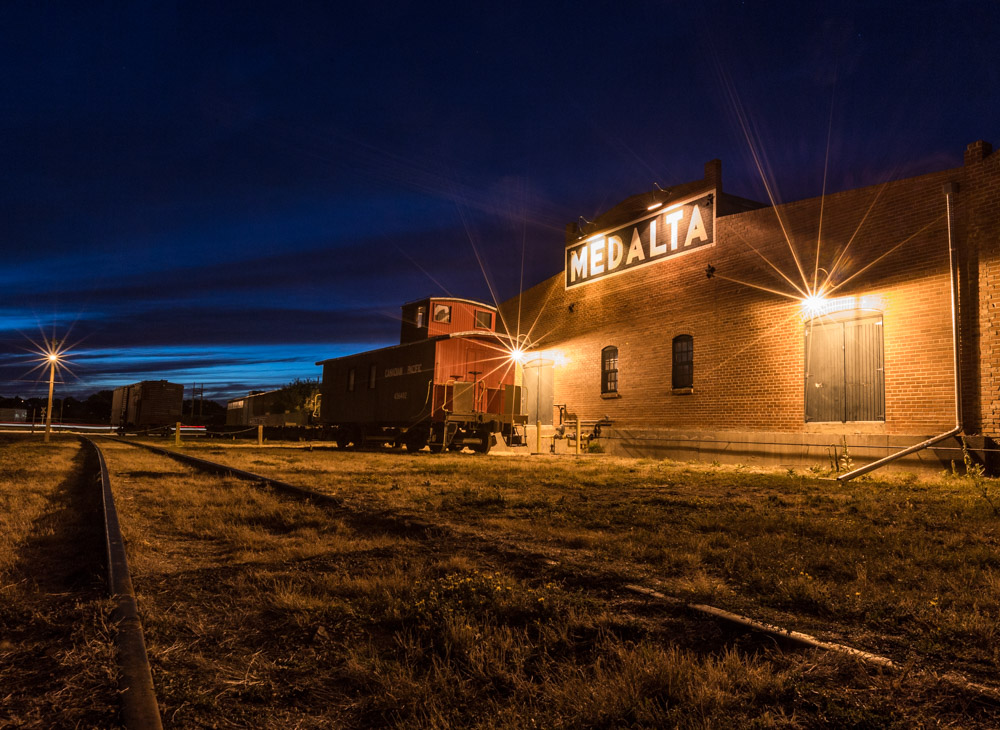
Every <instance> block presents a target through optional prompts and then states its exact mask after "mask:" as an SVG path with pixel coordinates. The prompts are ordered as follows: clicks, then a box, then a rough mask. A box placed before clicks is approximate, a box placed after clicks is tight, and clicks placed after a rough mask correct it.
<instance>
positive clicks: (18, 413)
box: [0, 408, 28, 423]
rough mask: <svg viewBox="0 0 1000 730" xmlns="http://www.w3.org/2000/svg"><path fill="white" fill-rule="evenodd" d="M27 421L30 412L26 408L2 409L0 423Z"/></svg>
mask: <svg viewBox="0 0 1000 730" xmlns="http://www.w3.org/2000/svg"><path fill="white" fill-rule="evenodd" d="M27 420H28V411H27V409H25V408H0V421H6V422H7V423H24V422H25V421H27Z"/></svg>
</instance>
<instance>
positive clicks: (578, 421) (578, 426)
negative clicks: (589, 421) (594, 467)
mask: <svg viewBox="0 0 1000 730" xmlns="http://www.w3.org/2000/svg"><path fill="white" fill-rule="evenodd" d="M576 455H577V456H579V455H580V417H579V416H577V417H576Z"/></svg>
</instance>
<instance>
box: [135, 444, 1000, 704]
mask: <svg viewBox="0 0 1000 730" xmlns="http://www.w3.org/2000/svg"><path fill="white" fill-rule="evenodd" d="M122 443H126V444H129V445H130V446H137V447H139V448H143V449H147V450H149V451H152V452H154V453H157V454H161V455H163V456H166V457H169V458H171V459H174V460H176V461H179V462H181V463H187V464H190V465H192V466H195V467H197V468H200V469H202V470H204V471H208V472H211V473H214V474H221V475H232V476H235V477H239V478H240V479H244V480H246V481H250V482H257V483H259V484H265V485H267V486H270V487H272V488H274V489H275V490H277V491H281V492H285V493H287V494H291V495H293V496H296V497H299V498H302V499H306V500H308V501H311V502H315V503H318V504H324V505H327V506H331V507H335V508H338V509H340V510H345V511H351V512H355V513H357V512H358V510H356V509H353V508H351V507H349V506H347V505H345V504H344V502H343V501H342V500H340V499H337V498H336V497H332V496H330V495H328V494H322V493H321V492H315V491H313V490H311V489H306V488H305V487H299V486H296V485H294V484H289V483H288V482H283V481H280V480H278V479H272V478H270V477H265V476H263V475H260V474H254V473H253V472H249V471H245V470H243V469H237V468H235V467H231V466H227V465H225V464H219V463H216V462H214V461H208V460H207V459H199V458H198V457H195V456H189V455H188V454H180V453H178V452H176V451H169V450H167V449H161V448H159V447H157V446H152V445H150V444H144V443H141V442H138V441H122ZM371 514H372V516H374V517H377V518H378V519H379V520H380V521H383V522H391V523H393V524H394V525H396V526H401V527H407V528H415V529H419V530H422V531H424V532H425V533H429V532H431V531H436V532H437V533H438V534H450V535H451V536H452V537H455V538H463V539H474V540H476V541H479V542H481V543H484V544H488V545H490V546H491V547H492V548H494V549H496V550H499V551H501V552H506V553H512V554H513V555H507V557H518V558H521V559H525V558H527V559H529V560H533V561H535V562H537V563H539V564H541V565H543V566H545V567H548V568H555V567H564V568H566V569H567V570H569V571H573V574H575V575H580V574H582V573H583V572H584V571H582V570H581V568H580V567H579V566H575V565H573V564H572V563H570V562H568V561H559V560H553V559H551V558H550V557H548V556H545V555H541V554H538V553H534V552H531V551H529V550H525V549H524V548H518V547H513V546H510V545H506V546H505V545H502V544H501V543H500V542H498V541H490V540H488V539H487V538H484V537H482V536H481V535H478V534H474V533H468V534H463V533H462V531H461V530H457V529H455V528H454V527H453V526H447V525H439V524H433V523H428V522H425V521H423V520H416V519H412V518H407V517H404V516H403V515H400V514H394V513H388V512H381V513H378V514H376V513H371ZM366 517H367V515H366ZM367 524H369V525H371V524H372V523H371V522H367ZM609 587H611V588H613V587H612V586H609ZM619 589H620V590H622V591H626V592H629V593H633V594H642V595H645V596H646V597H647V598H651V599H654V600H657V601H660V602H662V603H664V604H667V605H670V606H673V607H675V608H679V609H682V610H685V611H688V612H689V613H693V614H695V615H698V616H702V617H708V618H711V619H714V620H716V621H721V622H722V623H725V624H728V625H730V626H733V627H736V628H738V629H742V630H750V631H753V632H755V633H757V634H763V635H765V636H771V637H773V638H777V639H781V640H784V641H787V642H789V643H791V644H796V645H798V646H801V647H803V648H807V649H819V650H821V651H827V652H830V653H835V654H841V655H843V656H850V657H853V658H855V659H858V660H860V661H862V662H864V663H866V664H872V665H874V666H877V667H882V668H883V669H888V670H890V671H898V670H900V669H901V666H900V665H899V664H897V663H896V662H893V661H892V660H891V659H890V658H888V657H884V656H881V655H879V654H874V653H872V652H867V651H864V650H862V649H856V648H854V647H852V646H848V645H846V644H840V643H836V642H830V641H823V640H821V639H819V638H817V637H814V636H811V635H809V634H806V633H803V632H800V631H795V630H792V629H786V628H783V627H780V626H776V625H774V624H769V623H765V622H763V621H759V620H757V619H754V618H750V617H749V616H744V615H742V614H738V613H733V612H731V611H726V610H724V609H721V608H717V607H715V606H709V605H706V604H693V603H688V602H687V601H684V600H682V599H680V598H676V597H673V596H668V595H665V594H663V593H660V592H659V591H656V590H653V589H651V588H646V587H645V586H640V585H636V584H633V583H627V582H624V581H623V582H622V583H621V584H620V585H619ZM904 671H905V669H904ZM918 671H926V670H918ZM934 676H936V677H937V678H938V679H940V680H941V681H944V682H946V683H948V684H950V685H952V686H954V687H957V688H959V689H961V690H964V691H966V692H970V693H973V694H975V695H978V696H979V698H980V699H981V700H984V701H986V702H988V703H989V704H991V705H1000V690H998V689H996V688H994V687H990V686H986V685H983V684H979V683H977V682H973V681H971V680H969V679H968V678H966V677H964V676H962V675H961V674H959V673H957V672H945V673H943V674H935V675H934Z"/></svg>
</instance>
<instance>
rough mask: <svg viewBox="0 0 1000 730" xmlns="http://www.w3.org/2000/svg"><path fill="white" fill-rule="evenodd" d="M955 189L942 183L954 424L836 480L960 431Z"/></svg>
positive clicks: (878, 466) (960, 387) (881, 464)
mask: <svg viewBox="0 0 1000 730" xmlns="http://www.w3.org/2000/svg"><path fill="white" fill-rule="evenodd" d="M957 192H958V183H948V184H947V185H945V186H944V200H945V212H946V213H947V215H948V281H949V284H950V286H951V348H952V367H953V369H954V381H955V427H954V428H953V429H951V430H950V431H945V432H944V433H942V434H938V435H937V436H933V437H931V438H929V439H927V440H926V441H921V442H920V443H919V444H916V445H914V446H910V447H909V448H906V449H903V450H902V451H897V452H896V453H895V454H889V456H886V457H883V458H881V459H879V460H878V461H873V462H872V463H871V464H867V465H865V466H862V467H860V468H858V469H855V470H854V471H849V472H847V473H846V474H841V475H840V476H839V477H837V481H839V482H847V481H850V480H851V479H854V478H855V477H859V476H861V475H862V474H867V473H868V472H870V471H874V470H875V469H878V468H880V467H882V466H885V465H886V464H888V463H890V462H893V461H895V460H896V459H900V458H902V457H904V456H908V455H909V454H912V453H914V452H915V451H920V450H922V449H926V448H927V447H928V446H933V445H934V444H936V443H938V442H939V441H944V440H945V439H946V438H950V437H952V436H956V435H957V434H958V433H960V432H961V430H962V360H961V351H960V349H959V336H960V334H959V333H960V329H959V324H958V316H959V309H960V308H959V303H958V297H959V289H958V286H957V281H958V270H957V267H956V261H957V258H958V253H957V252H956V251H955V240H954V237H953V235H952V210H951V196H952V195H954V194H955V193H957Z"/></svg>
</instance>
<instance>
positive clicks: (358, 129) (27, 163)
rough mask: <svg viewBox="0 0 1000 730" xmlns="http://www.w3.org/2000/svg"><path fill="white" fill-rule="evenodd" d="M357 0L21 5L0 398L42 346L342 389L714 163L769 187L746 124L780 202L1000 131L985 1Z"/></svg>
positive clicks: (36, 391)
mask: <svg viewBox="0 0 1000 730" xmlns="http://www.w3.org/2000/svg"><path fill="white" fill-rule="evenodd" d="M336 5H337V4H334V3H291V4H290V3H282V4H277V3H274V4H268V3H252V4H249V5H242V6H240V7H239V12H234V6H233V5H232V4H229V3H177V4H150V3H132V4H126V5H124V6H123V5H121V4H111V3H107V4H105V3H85V4H80V3H51V4H42V3H21V4H7V5H5V6H3V7H2V8H0V35H2V37H0V41H2V42H0V71H2V73H3V78H4V83H3V84H2V85H0V156H2V157H0V200H2V202H0V216H2V223H3V225H2V227H0V254H2V256H3V262H4V264H3V266H2V267H0V292H2V293H0V395H4V396H12V395H21V396H22V397H29V396H33V395H41V394H42V393H43V392H44V389H45V385H44V384H43V383H41V382H39V378H38V375H37V374H34V375H29V374H28V373H27V370H29V369H30V367H29V366H28V365H27V363H26V361H25V359H26V355H25V353H24V348H26V347H30V341H32V340H34V341H38V340H39V339H41V333H45V335H46V336H52V335H53V334H54V335H55V336H56V337H58V338H60V339H65V340H66V341H67V342H69V343H72V344H74V345H75V346H76V357H75V358H74V359H75V361H76V362H75V365H74V367H73V375H72V377H70V378H69V379H68V380H67V382H66V383H65V384H61V385H60V387H61V388H63V389H65V390H66V392H72V393H73V394H75V395H87V394H89V393H90V392H93V391H95V390H98V389H102V388H110V387H113V386H115V385H120V384H126V383H130V382H135V381H137V380H142V379H150V378H167V379H169V380H173V381H175V382H183V383H190V382H199V383H205V392H206V395H207V396H208V397H216V398H220V399H222V398H225V397H232V396H236V395H239V394H240V393H242V392H244V391H245V390H247V389H250V388H253V389H259V388H270V387H274V386H276V385H280V384H281V383H284V382H288V381H289V380H292V379H294V378H297V377H301V378H305V377H317V376H318V375H319V368H316V367H315V366H314V365H313V363H314V362H315V361H317V360H320V359H323V358H327V357H332V356H336V355H339V354H346V353H348V352H354V351H359V350H363V349H368V348H371V347H377V346H383V345H387V344H393V343H394V342H395V341H396V339H397V337H398V328H399V324H398V312H399V306H400V305H401V304H403V303H404V302H407V301H411V300H413V299H417V298H421V297H424V296H427V295H435V294H450V295H454V296H465V297H472V298H480V299H486V300H489V298H490V296H491V293H490V292H491V288H492V290H494V291H496V292H497V294H498V296H499V297H501V298H504V297H509V296H512V295H514V294H516V293H517V291H518V290H519V289H520V287H521V286H522V284H523V285H531V284H534V283H537V282H538V281H541V280H542V279H544V278H547V277H548V276H552V275H554V274H556V273H558V272H559V270H560V267H561V261H562V249H563V231H564V229H565V225H566V223H568V222H570V221H575V220H577V218H578V216H584V217H586V218H588V219H589V218H593V217H594V216H596V215H597V214H598V213H600V212H601V211H602V210H605V209H607V208H608V207H610V206H611V205H613V204H614V203H616V202H617V201H619V200H621V199H622V198H624V197H627V196H629V195H632V194H634V193H637V192H642V191H644V190H650V189H652V188H653V186H654V184H659V185H662V186H664V187H667V186H669V185H671V184H676V183H681V182H685V181H688V180H692V179H696V178H700V177H701V174H702V168H703V164H704V163H705V162H706V161H708V160H710V159H712V158H716V157H718V158H720V159H722V161H723V175H724V180H725V186H726V190H727V191H728V192H732V193H736V194H742V195H746V196H747V197H752V198H757V199H762V200H763V199H766V192H765V191H764V189H763V186H762V184H761V179H760V175H759V174H758V171H757V169H756V167H755V165H754V163H753V160H752V157H751V154H750V152H751V144H750V143H751V142H752V143H753V145H754V148H755V149H756V150H757V151H758V152H759V153H761V154H762V155H763V161H764V164H765V171H766V172H767V174H768V175H769V176H770V178H771V181H772V182H773V183H774V185H775V190H776V191H777V194H778V197H779V199H780V200H786V201H787V200H794V199H799V198H803V197H809V196H813V195H818V194H820V192H821V191H822V190H823V186H824V170H825V169H826V170H827V171H828V173H827V174H828V179H827V181H826V187H827V189H828V190H840V189H846V188H851V187H857V186H860V185H866V184H874V183H877V182H880V181H882V180H884V179H887V178H893V177H896V178H898V177H903V176H907V175H914V174H920V173H922V172H927V171H930V170H936V169H942V168H947V167H952V166H957V165H959V164H961V154H962V150H963V149H964V147H965V145H966V144H968V143H970V142H973V141H975V140H978V139H986V140H988V141H992V142H993V143H994V144H1000V134H998V132H1000V129H998V124H1000V113H998V112H1000V108H998V107H1000V101H998V98H1000V95H998V94H997V93H996V89H997V88H1000V63H998V61H1000V58H998V56H1000V54H998V52H997V50H996V46H997V44H996V43H995V38H994V37H993V36H994V33H995V29H996V28H997V27H1000V22H998V21H1000V4H997V3H995V2H990V1H987V0H982V1H978V2H973V1H962V0H960V1H959V2H954V3H947V4H943V3H939V2H927V1H921V0H917V1H915V2H907V3H897V2H874V1H873V2H863V3H862V2H856V3H855V2H849V3H827V4H822V5H813V4H809V3H783V2H751V1H747V2H721V1H718V0H709V1H708V2H705V3H677V2H636V3H625V4H623V3H589V2H582V3H580V2H576V3H561V2H558V3H541V4H539V3H530V4H529V3H520V2H511V3H501V4H497V5H493V6H481V5H477V4H469V3H464V4H460V3H454V4H450V3H417V2H389V3H383V4H378V5H376V6H371V7H360V6H359V7H354V8H352V9H349V10H339V9H337V8H336V7H335V6H336ZM741 117H742V119H743V120H744V123H743V124H741V123H740V119H741ZM748 138H749V139H748ZM481 263H482V266H481V265H480V264H481Z"/></svg>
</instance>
